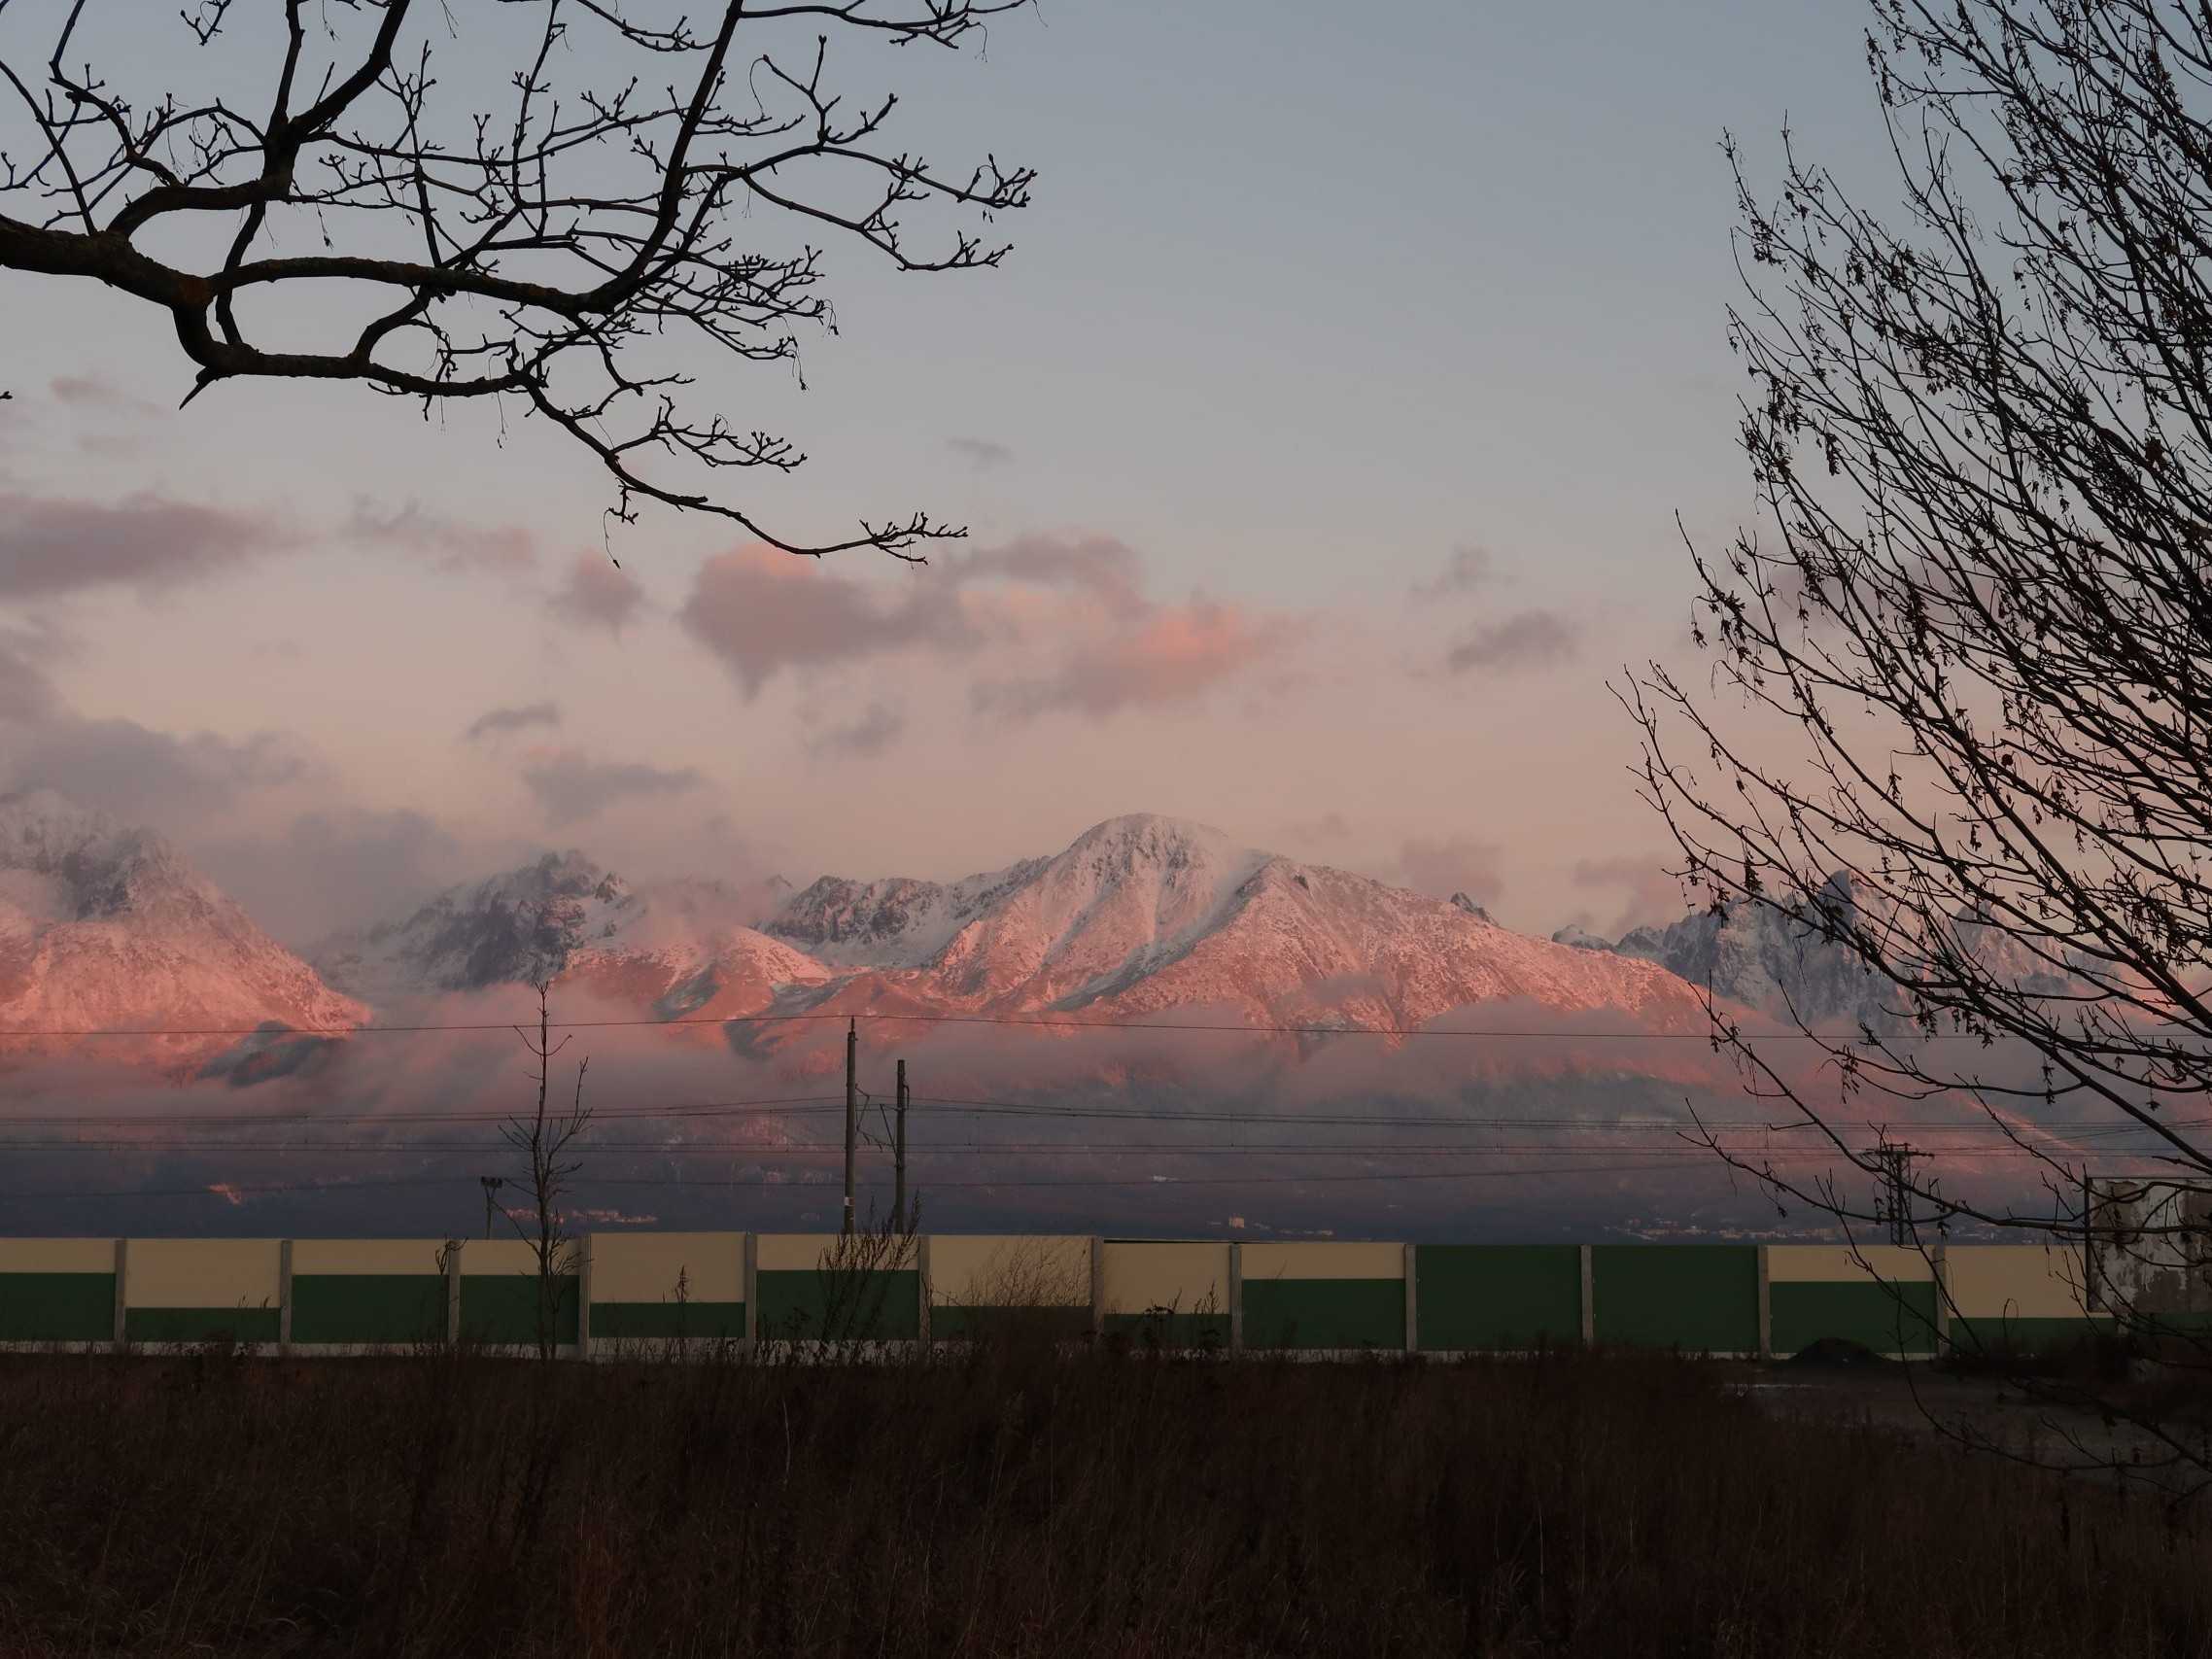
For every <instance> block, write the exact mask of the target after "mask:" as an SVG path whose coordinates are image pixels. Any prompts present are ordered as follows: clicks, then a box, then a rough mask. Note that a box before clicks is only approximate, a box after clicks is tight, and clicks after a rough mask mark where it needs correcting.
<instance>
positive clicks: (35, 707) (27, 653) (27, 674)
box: [0, 632, 53, 720]
mask: <svg viewBox="0 0 2212 1659" xmlns="http://www.w3.org/2000/svg"><path fill="white" fill-rule="evenodd" d="M37 654H38V653H37V650H36V645H35V641H34V640H33V639H30V638H29V637H27V636H23V635H17V634H15V633H13V632H0V720H35V719H38V718H40V717H41V716H43V715H45V714H46V713H48V712H49V711H51V710H52V708H53V687H52V683H50V682H49V680H48V679H47V676H46V670H45V669H43V668H41V667H40V666H39V664H38V662H37V661H36V660H35V658H36V656H37Z"/></svg>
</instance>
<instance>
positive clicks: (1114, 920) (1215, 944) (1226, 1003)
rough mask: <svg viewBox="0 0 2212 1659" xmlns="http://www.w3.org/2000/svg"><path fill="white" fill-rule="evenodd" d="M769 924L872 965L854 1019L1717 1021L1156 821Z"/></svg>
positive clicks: (1675, 984)
mask: <svg viewBox="0 0 2212 1659" xmlns="http://www.w3.org/2000/svg"><path fill="white" fill-rule="evenodd" d="M767 930H768V931H769V932H771V933H774V934H776V935H777V936H778V937H780V938H784V939H787V940H793V941H795V942H796V941H815V940H821V941H824V943H822V944H819V945H816V946H815V951H816V954H817V957H818V958H819V957H830V956H831V955H832V953H833V952H834V960H835V961H836V962H837V963H838V964H839V965H842V966H847V967H851V968H865V969H869V970H872V972H867V973H863V974H857V975H855V977H854V979H853V980H852V981H851V982H850V984H849V986H848V988H847V992H846V995H845V997H844V999H842V1000H840V1001H839V1002H838V1004H837V1006H840V1007H844V1006H847V1004H848V1003H850V1002H852V1001H855V1000H856V999H858V998H864V997H866V996H870V995H878V994H888V993H893V992H896V993H900V994H903V995H905V996H910V997H920V998H922V999H924V1000H925V1001H929V1002H935V1003H938V1004H941V1005H945V1006H950V1007H955V1008H962V1009H970V1010H976V1011H983V1012H990V1013H1000V1014H1005V1013H1020V1012H1072V1011H1075V1010H1092V1011H1094V1012H1096V1013H1097V1014H1098V1015H1099V1016H1101V1017H1110V1016H1111V1015H1113V1014H1122V1015H1124V1016H1136V1015H1158V1014H1162V1013H1165V1012H1167V1011H1169V1010H1175V1009H1189V1010H1198V1009H1203V1010H1208V1011H1210V1012H1211V1013H1212V1014H1213V1015H1214V1016H1215V1017H1217V1018H1223V1019H1230V1020H1243V1021H1246V1022H1249V1023H1261V1024H1275V1023H1299V1024H1309V1023H1310V1024H1340V1025H1346V1026H1359V1027H1365V1028H1369V1029H1373V1028H1378V1027H1389V1026H1401V1025H1415V1024H1419V1023H1422V1022H1424V1021H1426V1020H1433V1019H1434V1018H1435V1017H1436V1016H1437V1015H1439V1014H1441V1013H1444V1012H1445V1011H1447V1010H1450V1009H1454V1008H1458V1007H1462V1006H1465V1005H1467V1004H1470V1003H1478V1002H1488V1001H1498V1000H1504V999H1510V998H1521V999H1527V1000H1529V1001H1531V1002H1534V1003H1537V1004H1539V1005H1541V1006H1543V1007H1546V1008H1550V1009H1554V1010H1558V1011H1562V1012H1565V1011H1575V1010H1585V1009H1592V1008H1609V1009H1615V1010H1620V1011H1623V1012H1626V1013H1628V1014H1631V1015H1633V1016H1635V1017H1637V1018H1638V1019H1640V1020H1653V1021H1656V1022H1657V1023H1658V1024H1660V1025H1664V1026H1668V1027H1676V1026H1685V1025H1686V1023H1687V1022H1688V1021H1690V1020H1693V1019H1697V1020H1702V1014H1700V1013H1699V1011H1698V1004H1697V999H1696V997H1695V995H1694V993H1692V992H1691V991H1690V990H1689V988H1688V987H1687V986H1685V985H1681V984H1680V982H1679V981H1677V980H1676V979H1675V978H1674V977H1673V976H1672V975H1670V974H1667V973H1665V972H1664V971H1660V970H1657V969H1655V968H1654V967H1652V966H1651V965H1649V964H1643V963H1635V962H1630V961H1627V960H1624V959H1621V958H1617V957H1611V956H1593V955H1590V954H1588V953H1586V952H1580V951H1575V950H1569V949H1567V948H1565V947H1561V946H1554V945H1551V944H1548V943H1546V942H1544V941H1541V940H1535V939H1528V938H1524V937H1522V936H1521V935H1519V934H1515V933H1511V932H1509V931H1507V930H1506V929H1504V928H1502V927H1499V926H1497V925H1496V924H1495V923H1493V922H1492V921H1491V920H1490V919H1489V917H1488V916H1484V915H1483V914H1482V913H1481V911H1480V910H1479V908H1478V907H1476V906H1474V905H1472V904H1471V903H1469V902H1468V901H1467V900H1465V899H1464V897H1461V898H1456V899H1455V900H1454V901H1452V902H1448V903H1447V902H1439V901H1437V900H1434V899H1431V898H1428V897H1425V896H1423V895H1421V894H1418V893H1411V892H1407V891H1404V890H1403V889H1400V888H1395V887H1391V886H1388V885H1386V884H1384V883H1383V882H1380V881H1372V880H1370V879H1368V878H1366V877H1364V876H1357V875H1353V874H1351V873H1349V872H1346V871H1341V870H1334V869H1331V868H1328V867H1326V866H1321V865H1308V864H1299V863H1296V862H1294V861H1293V860H1290V859H1287V858H1282V857H1278V856H1276V855H1275V854H1273V853H1269V852H1264V851H1261V850H1259V849H1256V848H1252V847H1241V846H1239V845H1237V844H1236V843H1235V842H1233V841H1232V840H1231V839H1230V838H1228V837H1227V836H1225V835H1223V834H1222V833H1221V832H1220V831H1218V830H1213V829H1208V828H1206V827H1204V826H1202V825H1197V824H1191V823H1185V822H1181V821H1179V820H1176V819H1172V818H1164V817H1159V816H1157V815H1154V814H1149V813H1138V814H1133V815H1130V816H1127V817H1120V818H1112V819H1109V820H1107V821H1106V822H1104V823H1101V824H1098V825H1096V826H1094V827H1092V828H1091V829H1089V830H1087V831H1086V832H1085V833H1084V834H1083V835H1081V836H1079V837H1078V838H1077V839H1076V841H1075V842H1074V843H1073V845H1071V846H1070V847H1068V848H1067V849H1066V850H1065V851H1063V852H1060V853H1058V854H1056V855H1054V856H1053V857H1050V858H1034V859H1027V860H1024V861H1022V862H1021V863H1019V864H1016V865H1014V866H1012V867H1010V868H1009V869H1006V870H1003V871H998V872H994V873H992V874H989V875H984V876H972V877H969V878H967V879H966V880H964V881H956V882H951V883H948V884H942V885H940V884H934V883H927V882H919V881H877V882H872V883H866V884H861V883H856V882H851V881H836V880H831V879H824V880H823V881H817V882H815V883H814V884H813V885H812V886H811V887H809V888H807V889H806V890H805V891H804V892H802V893H800V894H798V895H797V896H796V897H795V898H794V899H793V900H792V901H791V904H790V905H789V906H788V907H787V908H786V909H785V911H784V912H783V913H782V914H781V915H779V916H776V917H774V918H772V919H771V920H770V921H769V922H768V923H767Z"/></svg>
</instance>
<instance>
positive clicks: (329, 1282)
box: [292, 1273, 446, 1345]
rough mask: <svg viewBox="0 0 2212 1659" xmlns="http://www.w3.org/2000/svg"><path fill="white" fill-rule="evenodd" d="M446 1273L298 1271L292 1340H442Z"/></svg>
mask: <svg viewBox="0 0 2212 1659" xmlns="http://www.w3.org/2000/svg"><path fill="white" fill-rule="evenodd" d="M445 1304H446V1288H445V1279H444V1277H443V1276H442V1275H440V1274H433V1273H301V1274H297V1275H295V1276H294V1279H293V1281H292V1339H293V1340H294V1342H335V1343H362V1344H374V1343H389V1344H407V1345H412V1344H415V1343H420V1342H442V1341H444V1340H445Z"/></svg>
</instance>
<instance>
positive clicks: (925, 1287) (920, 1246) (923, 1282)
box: [914, 1232, 929, 1350]
mask: <svg viewBox="0 0 2212 1659" xmlns="http://www.w3.org/2000/svg"><path fill="white" fill-rule="evenodd" d="M914 1263H915V1275H914V1277H915V1287H916V1288H915V1295H916V1296H917V1297H919V1298H920V1302H921V1305H920V1306H919V1307H918V1308H916V1310H915V1331H916V1333H917V1335H918V1336H919V1338H920V1341H921V1345H922V1347H923V1348H924V1349H925V1350H926V1349H927V1348H928V1347H929V1234H927V1233H926V1232H925V1233H922V1234H921V1235H920V1236H919V1237H917V1238H916V1240H915V1241H914Z"/></svg>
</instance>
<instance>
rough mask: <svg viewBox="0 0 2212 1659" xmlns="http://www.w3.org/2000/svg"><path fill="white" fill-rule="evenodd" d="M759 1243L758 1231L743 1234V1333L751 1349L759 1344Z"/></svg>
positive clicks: (745, 1343)
mask: <svg viewBox="0 0 2212 1659" xmlns="http://www.w3.org/2000/svg"><path fill="white" fill-rule="evenodd" d="M759 1244H760V1235H759V1234H758V1233H752V1232H748V1233H746V1234H745V1235H744V1245H743V1252H744V1293H743V1294H744V1298H745V1334H744V1345H745V1347H746V1348H748V1349H751V1348H756V1347H758V1346H759V1345H760V1250H759Z"/></svg>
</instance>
